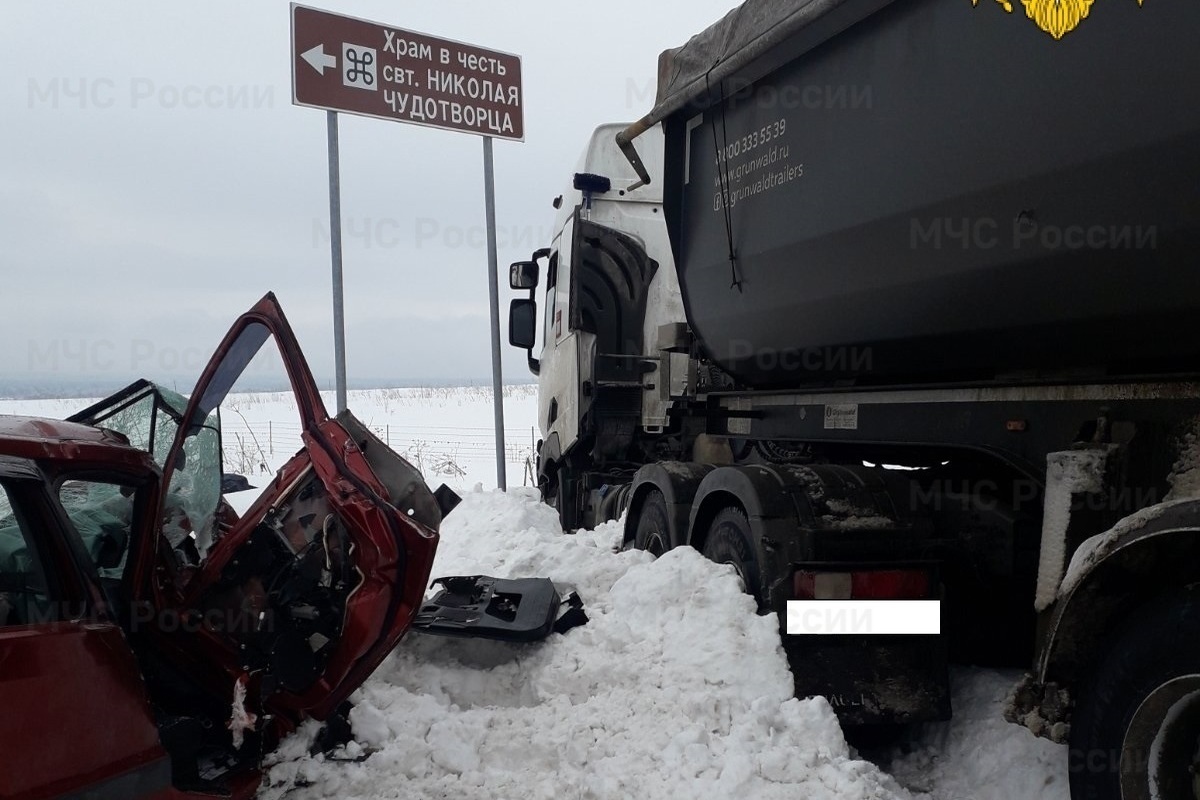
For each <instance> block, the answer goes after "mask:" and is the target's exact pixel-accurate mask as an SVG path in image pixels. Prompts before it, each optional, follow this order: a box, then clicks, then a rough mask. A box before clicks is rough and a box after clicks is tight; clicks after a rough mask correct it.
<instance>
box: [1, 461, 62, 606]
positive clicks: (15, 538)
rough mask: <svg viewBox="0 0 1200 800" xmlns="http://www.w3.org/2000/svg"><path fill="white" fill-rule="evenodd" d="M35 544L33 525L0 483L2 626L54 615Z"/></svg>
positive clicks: (44, 574)
mask: <svg viewBox="0 0 1200 800" xmlns="http://www.w3.org/2000/svg"><path fill="white" fill-rule="evenodd" d="M36 544H37V543H36V541H35V540H34V538H33V528H32V527H31V526H30V525H29V524H28V523H27V522H26V521H25V520H24V519H23V518H22V515H21V514H20V513H19V511H18V509H16V508H15V507H14V504H13V502H12V499H11V496H10V495H9V490H8V488H7V487H6V486H4V485H3V484H0V627H4V626H11V625H33V624H36V623H39V622H50V621H52V620H53V619H54V618H55V617H54V608H53V606H52V605H51V602H50V595H49V591H48V589H47V585H46V573H45V570H44V569H43V567H42V563H41V559H40V558H39V555H38V551H37V547H36Z"/></svg>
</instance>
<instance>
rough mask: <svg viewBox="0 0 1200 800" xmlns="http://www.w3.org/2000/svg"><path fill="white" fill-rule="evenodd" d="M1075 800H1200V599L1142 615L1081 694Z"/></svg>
mask: <svg viewBox="0 0 1200 800" xmlns="http://www.w3.org/2000/svg"><path fill="white" fill-rule="evenodd" d="M1069 759H1070V761H1069V769H1070V780H1071V797H1072V798H1073V800H1200V592H1197V591H1189V592H1187V593H1185V594H1182V595H1175V596H1173V597H1171V598H1169V599H1166V600H1162V601H1158V602H1155V603H1152V604H1150V605H1148V606H1146V607H1144V608H1142V609H1139V610H1138V611H1137V612H1135V613H1134V614H1133V615H1132V616H1131V617H1130V618H1129V619H1127V620H1126V621H1125V623H1124V624H1123V625H1121V626H1120V627H1119V628H1118V630H1117V632H1116V635H1115V636H1113V637H1112V639H1111V644H1110V647H1109V649H1108V651H1107V654H1106V655H1105V656H1104V657H1103V660H1102V661H1101V662H1100V664H1099V667H1098V668H1097V670H1096V672H1095V673H1094V675H1093V676H1092V678H1091V680H1089V681H1088V682H1087V683H1086V685H1085V686H1084V687H1083V689H1082V690H1081V693H1080V695H1079V699H1078V702H1077V704H1076V708H1075V713H1074V717H1073V719H1072V722H1071V747H1070V753H1069Z"/></svg>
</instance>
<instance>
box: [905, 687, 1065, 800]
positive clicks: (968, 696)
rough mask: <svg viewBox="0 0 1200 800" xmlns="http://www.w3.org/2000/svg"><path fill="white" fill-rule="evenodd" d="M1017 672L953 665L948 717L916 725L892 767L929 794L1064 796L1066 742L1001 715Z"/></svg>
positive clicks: (1026, 798) (1016, 798)
mask: <svg viewBox="0 0 1200 800" xmlns="http://www.w3.org/2000/svg"><path fill="white" fill-rule="evenodd" d="M1019 678H1020V675H1019V673H1015V672H1012V671H1006V672H1001V671H994V670H965V669H959V670H955V671H954V672H952V673H951V680H952V687H951V688H952V695H951V702H952V704H953V706H954V718H953V719H952V720H951V721H950V722H947V723H941V724H936V725H935V724H930V725H922V726H919V729H918V731H917V732H916V734H915V735H914V738H913V741H912V742H910V743H909V744H908V746H907V747H905V750H906V751H907V753H906V754H905V755H899V754H897V755H895V758H894V760H893V761H892V763H891V765H890V770H889V771H890V772H891V773H892V775H894V776H895V778H896V779H897V780H898V781H900V782H901V783H902V784H903V785H904V786H906V787H908V788H909V789H910V790H912V791H915V792H928V793H929V795H928V796H929V797H930V798H931V800H1068V798H1069V797H1070V789H1069V787H1068V785H1067V769H1066V767H1067V758H1066V748H1064V747H1062V746H1061V745H1057V744H1054V743H1053V742H1051V741H1048V740H1046V739H1039V738H1037V737H1035V736H1034V735H1033V734H1031V733H1030V732H1029V731H1027V730H1025V729H1024V728H1021V727H1018V726H1016V725H1012V724H1010V723H1007V722H1005V721H1004V720H1003V718H1002V714H1003V707H1004V704H1005V702H1006V700H1007V698H1008V695H1009V693H1010V692H1011V691H1012V688H1013V686H1014V685H1015V684H1016V682H1017V681H1018V680H1019Z"/></svg>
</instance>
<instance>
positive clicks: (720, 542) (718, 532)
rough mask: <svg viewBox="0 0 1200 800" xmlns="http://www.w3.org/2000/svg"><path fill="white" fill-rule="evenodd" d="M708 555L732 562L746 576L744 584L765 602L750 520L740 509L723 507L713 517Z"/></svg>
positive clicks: (739, 575)
mask: <svg viewBox="0 0 1200 800" xmlns="http://www.w3.org/2000/svg"><path fill="white" fill-rule="evenodd" d="M704 555H705V557H707V558H708V559H709V560H710V561H715V562H717V563H718V564H729V565H731V566H732V567H733V569H734V571H736V572H737V574H738V577H739V578H741V579H742V587H743V588H744V589H745V590H746V593H747V594H750V595H753V596H754V597H755V599H757V600H758V601H759V603H760V604H761V603H762V578H761V577H760V573H759V568H758V556H757V555H756V554H755V550H754V535H753V534H752V533H751V531H750V522H749V520H747V519H746V515H745V513H744V512H743V511H742V510H741V509H740V508H733V507H729V508H723V509H721V510H720V511H718V512H717V515H716V516H715V517H713V521H712V524H711V525H709V526H708V535H707V536H705V538H704Z"/></svg>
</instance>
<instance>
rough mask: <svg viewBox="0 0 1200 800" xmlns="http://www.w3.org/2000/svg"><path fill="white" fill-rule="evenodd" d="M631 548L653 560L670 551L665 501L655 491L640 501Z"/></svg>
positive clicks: (669, 534) (661, 495)
mask: <svg viewBox="0 0 1200 800" xmlns="http://www.w3.org/2000/svg"><path fill="white" fill-rule="evenodd" d="M633 546H634V547H635V548H636V549H638V550H645V551H646V552H647V553H649V554H650V555H652V556H654V557H655V558H657V557H659V556H661V555H662V554H663V553H665V552H667V551H668V550H670V549H671V547H672V545H671V528H670V526H669V525H668V524H667V500H666V498H665V497H663V493H662V492H660V491H659V490H657V489H654V490H652V491H651V492H650V493H649V494H647V495H646V499H645V500H643V501H642V508H641V510H640V511H639V512H638V524H637V531H636V532H635V533H634V535H633Z"/></svg>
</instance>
